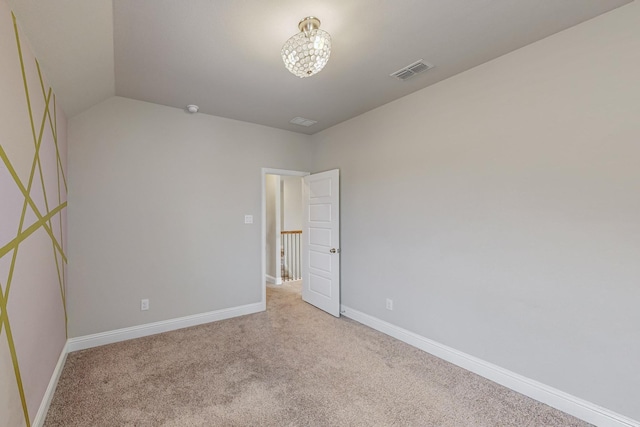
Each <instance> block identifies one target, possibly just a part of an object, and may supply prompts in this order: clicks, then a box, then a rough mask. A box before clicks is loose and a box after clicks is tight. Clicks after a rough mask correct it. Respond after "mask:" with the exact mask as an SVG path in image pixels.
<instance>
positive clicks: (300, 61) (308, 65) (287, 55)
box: [280, 28, 331, 78]
mask: <svg viewBox="0 0 640 427" xmlns="http://www.w3.org/2000/svg"><path fill="white" fill-rule="evenodd" d="M280 53H281V54H282V60H283V61H284V65H285V67H287V69H288V70H289V71H291V72H292V73H293V74H295V75H296V76H298V77H300V78H303V77H311V76H313V75H314V74H317V73H318V72H319V71H320V70H322V69H323V68H324V66H325V65H327V61H329V55H330V54H331V36H330V35H329V33H327V32H326V31H324V30H321V29H319V28H316V29H313V30H310V31H302V32H301V33H298V34H296V35H295V36H293V37H291V38H290V39H289V40H287V42H286V43H285V44H284V46H283V47H282V51H281V52H280Z"/></svg>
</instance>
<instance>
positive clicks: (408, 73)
mask: <svg viewBox="0 0 640 427" xmlns="http://www.w3.org/2000/svg"><path fill="white" fill-rule="evenodd" d="M433 67H434V66H433V65H432V64H429V63H427V62H424V59H421V60H419V61H416V62H414V63H413V64H410V65H407V66H406V67H404V68H402V69H400V70H398V71H396V72H395V73H391V74H389V75H390V76H391V77H395V78H396V79H398V80H402V81H404V80H407V79H410V78H411V77H413V76H415V75H416V74H418V73H422V72H424V71H427V70H430V69H432V68H433Z"/></svg>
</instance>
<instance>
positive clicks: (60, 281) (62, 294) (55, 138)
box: [35, 59, 68, 333]
mask: <svg viewBox="0 0 640 427" xmlns="http://www.w3.org/2000/svg"><path fill="white" fill-rule="evenodd" d="M35 62H36V68H37V70H38V78H39V79H40V89H41V90H42V97H43V98H44V100H45V102H46V103H47V104H48V102H49V100H50V97H51V92H52V91H51V88H49V94H48V95H47V92H46V89H45V85H44V79H43V78H42V71H41V69H40V62H38V60H37V59H36V61H35ZM53 108H54V117H55V118H56V125H57V113H56V102H55V94H54V98H53ZM45 115H46V117H48V119H49V126H50V128H51V133H52V136H53V142H54V144H55V148H56V176H57V191H58V203H59V204H60V203H62V200H61V196H60V171H61V163H62V162H61V160H60V150H59V149H58V136H57V134H56V129H54V124H53V120H52V119H51V110H50V109H46V111H45ZM37 154H38V156H37V157H38V169H39V171H40V181H41V183H42V192H43V194H44V204H45V208H46V210H47V211H48V210H49V202H48V200H47V192H46V187H45V183H44V175H43V174H42V161H41V160H40V156H39V152H38V153H37ZM62 175H63V178H64V170H63V171H62ZM59 219H60V233H61V235H62V215H60V216H59ZM49 227H50V228H51V229H52V230H53V225H52V224H51V221H49ZM60 245H61V247H62V248H63V249H64V245H63V241H62V240H61V241H60ZM53 257H54V261H55V263H56V272H57V273H58V286H59V288H60V297H61V298H62V308H63V311H64V320H65V333H66V332H67V323H68V318H67V300H66V297H65V289H64V283H65V282H64V276H63V275H61V274H60V264H59V263H58V252H57V251H56V248H55V246H53ZM62 270H63V271H64V268H63V269H62Z"/></svg>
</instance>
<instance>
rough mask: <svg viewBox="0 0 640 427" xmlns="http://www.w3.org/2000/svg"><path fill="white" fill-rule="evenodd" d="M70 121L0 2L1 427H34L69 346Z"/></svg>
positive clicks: (3, 1)
mask: <svg viewBox="0 0 640 427" xmlns="http://www.w3.org/2000/svg"><path fill="white" fill-rule="evenodd" d="M66 123H67V121H66V118H65V116H64V114H63V112H62V111H61V109H60V108H59V107H58V105H57V103H56V96H55V93H54V92H53V90H52V88H51V87H50V86H49V85H48V84H47V81H46V79H45V78H44V76H43V70H42V67H41V64H39V63H38V61H37V59H36V58H35V57H34V55H33V53H32V52H31V49H30V47H29V43H28V40H27V38H26V36H25V34H24V33H23V32H22V31H21V30H20V22H19V20H17V19H16V17H15V16H14V15H13V13H12V12H11V10H10V8H9V6H8V5H7V3H6V1H5V0H0V424H1V425H2V426H5V427H13V426H31V424H32V423H33V421H34V418H35V416H36V414H37V412H38V410H39V408H40V405H41V403H42V400H43V396H44V394H45V391H46V388H47V386H48V384H49V381H50V379H51V376H52V373H53V372H54V370H55V367H56V364H57V362H58V359H59V357H60V354H61V351H62V349H63V347H64V344H65V342H66V331H67V325H66V323H67V319H66V303H65V291H66V290H65V275H66V265H67V258H66V249H65V248H66V211H67V176H66V170H67V169H66V149H67V148H66V141H67V137H66Z"/></svg>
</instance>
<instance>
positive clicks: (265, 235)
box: [261, 168, 309, 309]
mask: <svg viewBox="0 0 640 427" xmlns="http://www.w3.org/2000/svg"><path fill="white" fill-rule="evenodd" d="M307 175H309V173H308V172H302V171H291V170H284V169H270V168H263V169H262V276H261V280H262V303H263V305H264V309H266V302H267V299H266V298H267V295H266V288H267V283H272V284H275V285H281V284H282V283H283V282H284V281H285V280H286V279H287V278H296V279H297V278H300V279H301V278H302V274H301V267H300V265H299V263H300V261H301V257H300V256H298V255H297V251H299V250H300V248H301V242H300V240H299V238H300V233H301V232H302V224H301V221H302V212H303V211H302V209H303V205H302V179H303V177H304V176H307ZM283 250H285V253H286V256H285V257H284V258H283V255H284V254H283ZM292 250H295V251H296V253H292Z"/></svg>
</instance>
